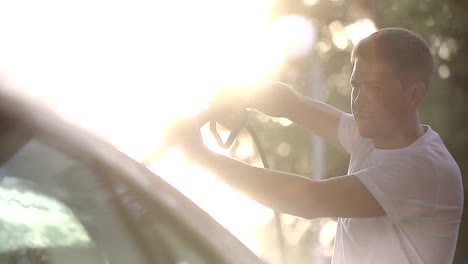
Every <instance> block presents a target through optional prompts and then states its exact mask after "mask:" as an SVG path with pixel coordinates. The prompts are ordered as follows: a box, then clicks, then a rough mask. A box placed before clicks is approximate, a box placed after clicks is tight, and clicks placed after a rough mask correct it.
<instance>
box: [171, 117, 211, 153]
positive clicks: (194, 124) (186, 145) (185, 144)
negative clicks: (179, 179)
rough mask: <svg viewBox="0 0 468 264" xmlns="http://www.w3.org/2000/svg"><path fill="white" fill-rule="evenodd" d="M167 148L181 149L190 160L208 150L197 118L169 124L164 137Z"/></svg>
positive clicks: (181, 119) (188, 118)
mask: <svg viewBox="0 0 468 264" xmlns="http://www.w3.org/2000/svg"><path fill="white" fill-rule="evenodd" d="M164 144H165V145H166V146H167V147H174V146H176V147H179V148H180V149H181V150H182V152H183V153H184V154H185V155H186V156H188V157H189V158H193V157H196V156H197V155H199V154H201V153H202V152H203V151H205V150H206V149H207V148H206V147H205V145H204V144H203V140H202V137H201V133H200V123H199V121H198V119H197V118H196V117H191V116H187V117H181V118H178V119H176V120H174V121H173V122H172V123H170V124H169V126H168V127H167V129H166V131H165V135H164Z"/></svg>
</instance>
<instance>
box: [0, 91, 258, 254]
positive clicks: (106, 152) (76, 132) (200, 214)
mask: <svg viewBox="0 0 468 264" xmlns="http://www.w3.org/2000/svg"><path fill="white" fill-rule="evenodd" d="M0 110H1V111H2V112H8V113H9V114H11V115H13V116H14V117H16V118H19V119H21V120H22V121H23V122H25V123H26V124H27V125H29V126H31V127H33V129H34V130H37V131H40V133H41V134H43V135H45V136H46V138H49V139H51V141H53V143H54V145H56V146H57V147H59V148H62V149H64V150H66V151H67V152H69V151H70V150H72V151H74V152H75V153H76V154H77V155H80V156H81V155H84V156H86V157H88V158H91V159H93V160H95V161H98V162H101V163H103V164H105V165H106V166H109V167H111V168H112V169H113V170H115V171H119V172H120V173H118V174H116V175H113V177H121V178H122V179H120V180H123V181H125V182H128V183H130V184H132V185H134V186H136V187H137V188H139V189H140V190H142V191H144V192H145V194H147V195H148V196H149V197H151V199H152V200H154V201H155V202H156V203H158V204H159V205H161V206H163V207H165V208H167V209H168V210H170V211H171V213H173V215H174V216H176V217H177V219H180V220H181V222H183V224H185V225H186V226H188V227H189V228H190V229H191V231H192V232H194V233H195V234H196V235H198V236H199V237H201V238H202V239H203V240H204V241H205V242H206V243H207V244H208V246H209V247H211V248H213V249H214V250H215V251H216V252H217V254H218V255H220V256H221V257H222V258H223V259H225V260H226V261H227V262H228V263H230V262H231V261H235V262H236V263H262V261H261V260H260V259H259V258H258V257H257V256H256V255H255V254H254V253H253V252H252V251H250V250H249V249H248V248H247V247H246V246H245V245H244V244H242V243H241V242H240V241H239V240H238V239H237V238H236V237H235V236H233V235H232V234H231V233H229V231H228V230H227V229H225V228H224V227H222V226H221V225H220V224H219V223H218V222H216V221H215V220H214V219H213V218H212V217H211V216H209V215H208V213H206V212H205V211H203V210H202V209H200V207H198V206H197V205H196V204H194V203H193V202H192V201H191V200H190V199H188V198H187V197H185V196H184V195H183V194H181V193H180V192H179V191H178V190H176V189H175V188H174V187H172V186H171V185H169V184H168V183H167V182H165V181H164V180H163V179H162V178H160V177H158V176H156V175H155V174H154V173H153V172H152V171H150V170H149V169H148V168H147V167H145V166H143V165H142V164H140V163H138V162H137V161H135V160H134V159H131V158H130V157H128V156H127V155H126V154H124V153H122V152H120V151H118V150H117V149H116V148H115V147H114V146H112V145H111V144H110V143H109V142H106V141H105V140H104V139H102V138H99V137H98V136H97V135H95V134H93V133H92V132H90V131H88V130H86V129H84V128H83V127H80V126H78V125H76V124H72V123H71V122H70V121H67V120H66V119H65V118H64V117H62V116H60V115H59V114H58V113H56V112H54V111H53V110H52V109H50V108H48V107H47V106H45V105H44V104H42V103H40V102H39V101H38V100H37V99H34V98H32V97H31V96H30V95H28V94H26V93H24V92H20V91H19V90H18V89H13V88H11V87H8V86H6V85H5V84H2V83H0Z"/></svg>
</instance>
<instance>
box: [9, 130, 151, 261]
mask: <svg viewBox="0 0 468 264" xmlns="http://www.w3.org/2000/svg"><path fill="white" fill-rule="evenodd" d="M5 142H12V141H11V140H7V141H5ZM0 229H1V230H2V231H1V232H0V263H51V264H55V263H65V262H66V263H71V264H73V263H89V264H93V263H96V264H101V263H147V262H145V259H144V258H143V254H142V252H141V250H140V248H139V247H138V244H137V242H136V240H135V238H134V237H133V236H132V234H131V231H130V229H129V228H128V226H127V225H126V223H125V222H124V221H123V218H122V217H121V215H120V214H119V211H118V210H117V209H116V207H115V206H114V204H113V202H112V195H111V193H110V191H109V188H106V186H105V184H104V182H102V180H100V178H99V177H98V176H97V175H96V173H95V172H94V171H93V170H92V169H91V167H90V166H88V165H87V164H86V163H83V162H81V161H78V160H76V159H74V158H71V157H70V156H68V155H66V154H64V153H63V152H60V151H58V150H56V149H54V148H52V147H51V146H49V145H47V144H45V143H44V142H41V141H40V140H39V139H37V138H35V137H33V138H31V139H29V140H27V142H25V144H24V146H22V147H21V148H20V149H19V150H18V151H17V152H16V153H15V154H14V155H13V156H12V157H11V158H10V159H8V160H7V161H6V162H3V164H2V166H1V168H0Z"/></svg>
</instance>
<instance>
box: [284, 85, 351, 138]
mask: <svg viewBox="0 0 468 264" xmlns="http://www.w3.org/2000/svg"><path fill="white" fill-rule="evenodd" d="M343 114H344V112H343V111H341V110H339V109H337V108H335V107H333V106H331V105H328V104H325V103H322V102H319V101H317V100H314V99H311V98H308V97H305V96H303V95H301V94H299V93H296V97H295V99H294V101H293V102H291V103H289V107H288V109H287V111H285V115H286V116H285V117H286V118H288V119H290V120H291V121H293V122H294V123H296V124H298V125H299V126H301V127H304V128H305V129H307V130H309V131H311V132H313V133H315V134H317V135H318V136H320V137H322V138H324V139H325V140H326V141H328V142H329V143H331V144H333V145H336V146H340V144H339V142H338V125H339V122H340V118H341V116H342V115H343Z"/></svg>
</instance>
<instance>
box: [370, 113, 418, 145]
mask: <svg viewBox="0 0 468 264" xmlns="http://www.w3.org/2000/svg"><path fill="white" fill-rule="evenodd" d="M424 133H425V131H424V127H423V126H422V125H421V123H420V122H419V118H417V120H415V121H413V122H408V123H407V125H403V124H400V125H398V126H394V128H393V129H390V130H389V131H388V133H386V134H384V135H383V136H382V137H379V138H374V147H376V148H378V149H399V148H404V147H406V146H409V145H411V144H412V143H413V142H415V141H416V140H417V139H418V138H420V137H421V136H422V135H424Z"/></svg>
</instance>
